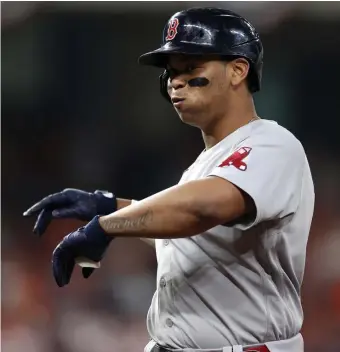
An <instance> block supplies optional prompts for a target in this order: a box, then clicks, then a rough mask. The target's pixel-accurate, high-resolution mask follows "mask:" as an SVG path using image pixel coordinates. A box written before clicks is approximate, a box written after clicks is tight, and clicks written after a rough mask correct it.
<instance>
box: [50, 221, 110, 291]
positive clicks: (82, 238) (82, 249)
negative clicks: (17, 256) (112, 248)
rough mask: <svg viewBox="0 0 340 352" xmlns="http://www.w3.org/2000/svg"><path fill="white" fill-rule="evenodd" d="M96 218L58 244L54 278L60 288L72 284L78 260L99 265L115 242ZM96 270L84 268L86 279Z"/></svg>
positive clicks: (55, 251) (55, 255)
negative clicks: (82, 259)
mask: <svg viewBox="0 0 340 352" xmlns="http://www.w3.org/2000/svg"><path fill="white" fill-rule="evenodd" d="M98 218H99V216H95V217H94V218H93V219H92V220H91V221H90V222H89V223H88V224H87V225H86V226H84V227H81V228H79V229H78V230H77V231H74V232H71V233H70V234H68V235H67V236H65V237H64V239H63V240H62V241H61V242H60V243H59V244H58V246H57V247H56V249H55V250H54V252H53V256H52V268H53V276H54V279H55V281H56V283H57V285H58V286H59V287H63V286H65V285H67V284H68V283H69V282H70V279H71V276H72V272H73V269H74V266H75V264H76V260H77V259H78V258H85V259H86V260H88V259H89V260H90V261H92V262H96V263H99V262H100V261H101V260H102V259H103V257H104V254H105V252H106V250H107V248H108V246H109V244H110V243H111V241H112V240H113V237H112V236H109V235H107V234H106V233H105V232H104V230H103V229H102V228H101V226H100V225H99V222H98ZM94 270H95V269H94V268H89V267H85V268H82V273H83V277H84V278H86V279H87V278H88V277H89V276H90V275H91V274H92V273H93V271H94Z"/></svg>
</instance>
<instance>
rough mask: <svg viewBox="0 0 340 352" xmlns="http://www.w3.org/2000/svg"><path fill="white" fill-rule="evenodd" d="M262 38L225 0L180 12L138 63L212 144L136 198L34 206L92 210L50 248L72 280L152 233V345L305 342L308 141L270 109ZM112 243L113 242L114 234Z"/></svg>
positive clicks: (60, 211) (59, 270)
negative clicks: (258, 98) (264, 103)
mask: <svg viewBox="0 0 340 352" xmlns="http://www.w3.org/2000/svg"><path fill="white" fill-rule="evenodd" d="M262 59H263V48H262V44H261V41H260V38H259V35H258V34H257V32H256V31H255V29H254V27H253V26H252V25H251V24H250V23H249V22H248V21H247V20H245V19H244V18H242V17H241V16H239V15H237V14H235V13H233V12H230V11H227V10H222V9H217V8H194V9H189V10H185V11H181V12H178V13H176V14H174V15H173V16H172V17H171V18H170V19H169V21H168V23H167V24H166V26H165V28H164V32H163V43H162V46H161V47H160V48H159V49H157V50H155V51H152V52H149V53H147V54H144V55H142V56H141V57H140V59H139V62H140V63H141V64H144V65H153V66H157V67H162V68H164V69H165V71H164V73H163V74H162V75H161V77H160V89H161V93H162V95H163V96H164V97H165V98H166V99H167V100H168V101H169V102H170V103H172V105H173V106H174V108H175V110H176V112H177V114H178V115H179V117H180V118H181V120H182V121H183V122H185V123H187V124H190V125H192V126H196V127H198V128H200V130H201V131H202V136H203V140H204V143H205V149H204V151H203V152H202V153H201V154H200V155H199V156H198V158H197V159H196V160H195V161H194V163H193V164H192V165H191V166H190V167H189V168H188V169H187V170H186V171H185V172H184V174H183V176H182V178H181V180H180V182H179V184H178V185H176V186H174V187H171V188H169V189H166V190H164V191H162V192H160V193H157V194H155V195H153V196H150V197H148V198H146V199H144V200H142V201H139V202H132V201H129V200H124V199H118V198H116V197H115V195H113V194H112V193H108V192H102V191H96V192H95V193H88V192H84V191H81V190H75V189H66V190H64V191H62V192H60V193H56V194H54V195H50V196H48V197H46V198H44V199H43V200H41V201H40V202H38V203H37V204H35V205H34V206H32V207H31V208H30V209H29V210H28V211H27V212H25V214H24V215H27V216H29V215H35V214H39V215H38V219H37V222H36V225H35V228H34V231H35V232H37V233H39V234H40V235H41V234H42V233H43V232H44V231H45V229H46V227H47V226H48V224H49V222H50V221H51V219H53V218H65V217H73V218H78V219H83V220H88V221H89V223H88V224H87V225H86V226H84V227H82V228H79V229H78V230H76V231H74V232H72V233H70V234H68V235H67V236H66V237H64V239H63V240H62V241H61V242H60V243H59V244H58V246H57V247H56V249H55V250H54V252H53V259H52V265H53V274H54V278H55V280H56V282H57V284H58V285H59V286H60V287H62V286H64V285H67V284H68V283H69V282H70V279H71V275H72V271H73V269H74V266H75V264H76V263H80V264H81V265H82V266H83V268H82V271H83V275H84V277H85V278H88V277H89V276H90V275H91V273H92V272H93V271H94V270H95V268H96V267H98V263H100V261H101V260H102V259H103V257H104V255H105V251H106V249H107V247H108V246H109V245H110V244H111V242H112V241H113V240H114V239H115V238H116V237H125V238H131V237H137V238H141V239H143V240H148V239H149V240H153V239H155V242H154V243H155V248H156V254H157V260H158V272H157V289H156V292H155V294H154V297H153V300H152V303H151V307H150V310H149V313H148V317H147V328H148V332H149V334H150V338H151V339H150V343H149V344H148V345H147V346H146V347H145V351H152V352H166V351H196V352H197V351H215V352H217V351H220V352H240V351H248V352H250V351H252V352H268V351H271V352H302V351H303V338H302V336H301V334H300V329H301V325H302V321H303V312H302V307H301V300H300V289H301V283H302V279H303V273H304V267H305V255H306V245H307V240H308V234H309V230H310V226H311V221H312V216H313V209H314V186H313V181H312V177H311V172H310V168H309V164H308V161H307V158H306V155H305V152H304V149H303V147H302V145H301V143H300V142H299V141H298V140H297V139H296V138H295V137H294V136H293V135H292V134H291V133H290V132H289V131H287V130H286V129H285V128H283V127H281V126H280V125H279V124H278V123H276V122H275V121H270V120H265V119H260V118H259V117H258V116H257V114H256V111H255V107H254V101H253V97H252V94H253V93H255V92H256V91H258V90H259V89H260V82H261V72H262ZM113 242H114V241H113Z"/></svg>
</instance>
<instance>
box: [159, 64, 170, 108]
mask: <svg viewBox="0 0 340 352" xmlns="http://www.w3.org/2000/svg"><path fill="white" fill-rule="evenodd" d="M168 79H169V72H168V71H167V70H165V71H164V72H163V73H162V74H161V75H160V76H159V85H160V91H161V94H162V96H163V97H164V98H165V99H166V100H167V101H168V102H169V103H171V98H170V97H169V94H168Z"/></svg>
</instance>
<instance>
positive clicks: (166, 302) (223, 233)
mask: <svg viewBox="0 0 340 352" xmlns="http://www.w3.org/2000/svg"><path fill="white" fill-rule="evenodd" d="M209 176H217V177H221V178H224V179H226V180H228V181H229V182H231V183H233V184H235V185H236V186H237V187H239V188H240V189H242V190H244V191H245V192H246V193H248V194H249V195H250V196H251V197H252V198H253V200H254V202H255V205H256V208H257V214H256V218H255V219H248V221H247V220H245V219H244V220H243V221H239V222H235V223H233V224H226V225H225V226H216V227H214V228H212V229H210V230H209V231H207V232H205V233H201V234H199V235H197V236H193V237H190V238H180V239H171V240H161V239H160V240H156V253H157V260H158V272H157V289H156V292H155V295H154V297H153V300H152V303H151V307H150V310H149V313H148V318H147V327H148V331H149V334H150V336H151V337H152V339H154V340H155V341H156V342H158V343H159V344H161V345H164V346H168V347H170V348H183V347H188V348H201V349H204V348H207V349H208V348H220V347H222V346H230V345H251V344H257V343H262V342H266V341H274V340H281V339H288V338H290V337H292V336H294V335H296V334H298V332H299V330H300V328H301V325H302V321H303V312H302V308H301V301H300V288H301V283H302V278H303V273H304V267H305V254H306V245H307V239H308V234H309V230H310V225H311V221H312V215H313V209H314V186H313V181H312V177H311V172H310V169H309V165H308V161H307V158H306V155H305V152H304V149H303V147H302V145H301V144H300V142H299V141H298V140H297V139H296V138H295V137H294V136H293V135H292V134H291V133H290V132H289V131H287V130H286V129H285V128H283V127H281V126H280V125H278V124H277V123H276V122H274V121H268V120H258V121H254V122H252V123H249V124H248V125H245V126H243V127H241V128H240V129H238V130H237V131H235V132H234V133H232V134H231V135H229V136H227V137H226V138H225V139H223V140H222V141H221V142H220V143H218V144H217V145H215V146H214V147H212V148H211V149H209V150H207V151H205V152H203V153H202V154H201V155H200V156H199V157H198V158H197V160H196V161H195V162H194V163H193V165H192V166H191V167H190V168H189V169H188V170H187V171H186V172H185V173H184V174H183V177H182V179H181V181H180V183H185V182H187V181H191V180H197V179H201V178H204V177H209Z"/></svg>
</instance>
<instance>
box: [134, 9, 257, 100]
mask: <svg viewBox="0 0 340 352" xmlns="http://www.w3.org/2000/svg"><path fill="white" fill-rule="evenodd" d="M170 54H186V55H219V56H220V57H221V59H222V60H233V59H235V58H238V57H243V58H245V59H247V60H248V62H249V73H248V86H249V90H250V91H251V92H252V93H255V92H257V91H258V90H260V87H261V75H262V65H263V47H262V43H261V40H260V37H259V35H258V33H257V32H256V30H255V28H254V27H253V26H252V25H251V24H250V23H249V22H248V21H247V20H246V19H244V18H243V17H241V16H240V15H238V14H236V13H234V12H231V11H228V10H223V9H218V8H191V9H188V10H184V11H181V12H177V13H175V14H174V15H173V16H172V17H171V18H170V19H169V21H168V23H167V24H166V26H165V27H164V30H163V42H162V45H161V47H160V48H159V49H156V50H154V51H151V52H149V53H146V54H144V55H142V56H140V57H139V60H138V61H139V63H140V64H142V65H151V66H157V67H163V68H165V67H166V65H167V60H168V56H169V55H170ZM168 78H169V75H168V73H167V71H166V70H165V71H164V73H163V74H162V75H161V76H160V86H161V87H160V89H161V93H162V95H163V96H164V97H165V98H166V99H167V100H170V98H169V95H168V92H167V81H168Z"/></svg>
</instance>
